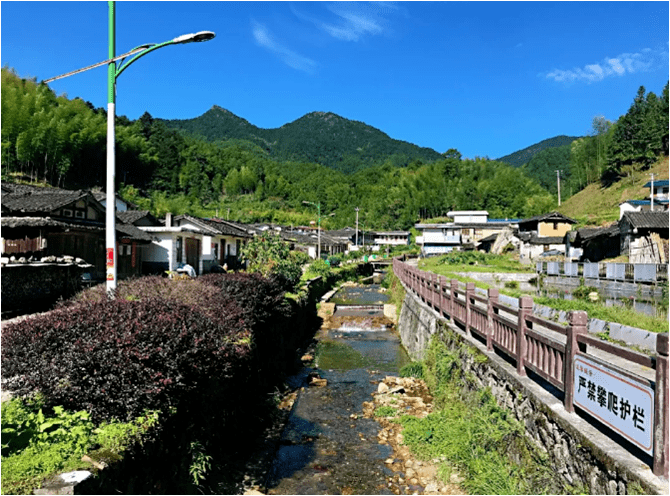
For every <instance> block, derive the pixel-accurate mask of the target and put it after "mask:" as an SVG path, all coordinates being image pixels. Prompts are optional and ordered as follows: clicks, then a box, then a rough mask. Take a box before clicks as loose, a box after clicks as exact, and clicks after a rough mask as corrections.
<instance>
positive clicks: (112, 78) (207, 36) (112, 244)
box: [44, 1, 216, 296]
mask: <svg viewBox="0 0 670 496" xmlns="http://www.w3.org/2000/svg"><path fill="white" fill-rule="evenodd" d="M107 5H108V10H109V59H108V60H105V61H103V62H99V63H97V64H93V65H90V66H88V67H84V68H82V69H78V70H76V71H73V72H69V73H67V74H63V75H61V76H56V77H54V78H51V79H47V80H45V81H44V82H45V83H49V82H51V81H55V80H57V79H62V78H64V77H67V76H72V75H73V74H78V73H80V72H84V71H87V70H89V69H93V68H95V67H100V66H102V65H105V64H106V65H107V187H106V193H105V194H106V198H107V200H106V201H107V205H106V215H105V247H106V252H107V256H106V267H107V270H106V272H107V275H106V280H107V292H108V294H109V295H110V296H111V295H112V293H113V292H114V290H115V289H116V281H117V277H116V273H117V271H116V260H117V256H116V255H117V254H116V192H115V189H114V181H115V169H116V154H115V140H116V129H115V122H114V119H115V114H116V79H117V78H118V77H119V76H120V75H121V73H122V72H123V71H125V70H126V69H127V68H128V66H130V64H132V63H133V62H135V61H136V60H138V59H139V58H141V57H144V56H145V55H146V54H147V53H149V52H153V51H154V50H158V49H159V48H163V47H164V46H168V45H178V44H183V43H194V42H202V41H208V40H211V39H212V38H214V36H216V35H215V34H214V33H213V32H211V31H200V32H198V33H191V34H185V35H182V36H178V37H176V38H173V39H171V40H169V41H166V42H163V43H149V44H145V45H140V46H138V47H136V48H133V49H132V50H131V51H130V52H127V53H124V54H123V55H119V56H116V53H115V52H116V2H114V1H108V2H107ZM130 56H133V57H132V58H131V59H130V60H128V61H127V62H124V60H125V59H126V57H130ZM117 60H120V62H119V66H118V67H117V65H116V61H117Z"/></svg>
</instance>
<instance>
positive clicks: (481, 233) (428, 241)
mask: <svg viewBox="0 0 670 496" xmlns="http://www.w3.org/2000/svg"><path fill="white" fill-rule="evenodd" d="M447 215H449V217H451V218H452V219H454V222H447V223H443V224H416V225H415V226H414V227H415V228H416V229H417V230H419V231H422V235H421V236H417V238H416V243H417V244H418V245H421V247H422V252H423V253H424V255H425V256H431V255H441V254H444V253H449V252H450V251H453V250H455V249H461V247H462V246H464V245H467V246H469V247H470V248H475V246H476V245H478V244H479V243H480V242H482V241H483V240H485V239H488V238H490V237H491V236H493V235H496V236H497V235H498V234H499V233H501V232H502V231H503V230H504V229H506V228H511V227H516V226H517V223H518V220H515V219H489V218H488V215H489V213H488V212H487V211H485V210H458V211H453V212H449V213H448V214H447ZM493 239H494V240H495V238H493Z"/></svg>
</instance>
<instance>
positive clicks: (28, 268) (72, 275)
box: [2, 263, 91, 314]
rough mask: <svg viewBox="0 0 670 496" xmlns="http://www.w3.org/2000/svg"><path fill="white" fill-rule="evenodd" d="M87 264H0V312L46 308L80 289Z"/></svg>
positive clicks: (88, 268)
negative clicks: (0, 293) (0, 265)
mask: <svg viewBox="0 0 670 496" xmlns="http://www.w3.org/2000/svg"><path fill="white" fill-rule="evenodd" d="M90 267H91V266H90V265H77V264H75V263H68V264H57V263H36V264H7V265H3V266H2V313H3V314H5V313H8V312H10V313H11V312H16V311H20V310H31V309H39V308H48V307H49V306H50V305H52V304H53V303H55V302H56V301H57V300H58V299H59V298H61V297H62V298H64V299H67V298H69V297H70V296H72V295H74V294H75V293H76V292H77V291H80V290H81V288H82V280H81V275H82V274H83V273H84V272H87V271H89V270H90Z"/></svg>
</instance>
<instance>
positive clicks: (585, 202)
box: [558, 157, 668, 226]
mask: <svg viewBox="0 0 670 496" xmlns="http://www.w3.org/2000/svg"><path fill="white" fill-rule="evenodd" d="M651 173H653V174H654V180H660V179H668V157H663V158H662V159H661V160H659V161H658V162H656V163H655V164H653V165H652V166H651V167H650V168H649V169H647V170H638V171H636V172H633V173H631V175H630V176H628V177H623V178H621V179H620V180H619V181H617V182H615V183H612V184H608V185H604V186H603V185H602V184H601V183H593V184H589V185H588V186H587V187H586V188H584V189H583V190H582V191H580V192H579V193H577V194H576V195H573V196H571V197H570V198H568V199H567V200H566V201H565V202H564V203H563V204H562V205H561V206H560V207H558V211H559V212H561V213H563V214H565V215H567V216H568V217H571V218H573V219H575V220H577V221H578V222H579V224H580V225H582V226H584V225H589V226H603V225H607V224H610V223H611V222H614V221H617V220H619V204H620V203H622V202H624V201H626V200H644V199H649V188H645V187H644V185H645V184H646V183H648V182H649V181H650V180H651Z"/></svg>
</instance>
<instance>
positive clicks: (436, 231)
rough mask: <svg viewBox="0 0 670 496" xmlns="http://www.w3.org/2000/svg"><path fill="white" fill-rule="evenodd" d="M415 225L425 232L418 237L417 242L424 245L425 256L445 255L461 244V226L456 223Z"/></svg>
mask: <svg viewBox="0 0 670 496" xmlns="http://www.w3.org/2000/svg"><path fill="white" fill-rule="evenodd" d="M414 227H415V228H416V229H417V230H419V231H422V233H423V234H422V235H421V236H417V237H416V244H417V245H420V246H421V247H422V248H421V251H422V252H423V254H424V256H427V257H429V256H432V255H443V254H445V253H449V252H450V251H453V250H454V249H457V248H458V247H459V246H460V244H461V228H460V226H457V225H456V224H454V223H447V224H416V225H415V226H414Z"/></svg>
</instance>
